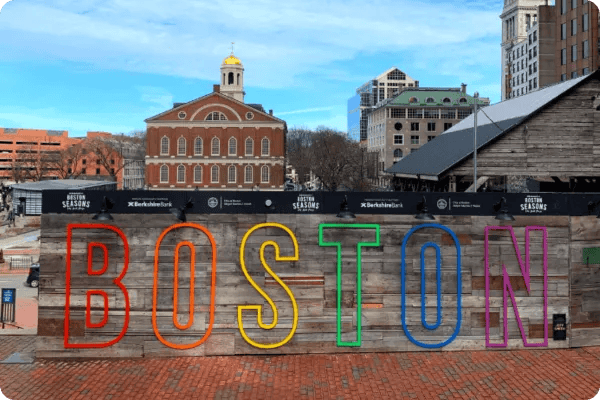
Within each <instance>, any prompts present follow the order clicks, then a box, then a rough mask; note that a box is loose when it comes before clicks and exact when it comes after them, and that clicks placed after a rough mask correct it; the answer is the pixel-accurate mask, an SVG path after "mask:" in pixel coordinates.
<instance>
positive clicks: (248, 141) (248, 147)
mask: <svg viewBox="0 0 600 400" xmlns="http://www.w3.org/2000/svg"><path fill="white" fill-rule="evenodd" d="M253 153H254V140H252V139H251V138H247V139H246V155H247V156H251V155H252V154H253Z"/></svg>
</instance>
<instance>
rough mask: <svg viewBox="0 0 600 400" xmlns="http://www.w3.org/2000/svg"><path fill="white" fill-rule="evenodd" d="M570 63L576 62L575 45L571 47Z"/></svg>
mask: <svg viewBox="0 0 600 400" xmlns="http://www.w3.org/2000/svg"><path fill="white" fill-rule="evenodd" d="M571 61H577V45H576V44H574V45H573V46H571Z"/></svg>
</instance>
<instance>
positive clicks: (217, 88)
mask: <svg viewBox="0 0 600 400" xmlns="http://www.w3.org/2000/svg"><path fill="white" fill-rule="evenodd" d="M213 92H215V93H220V92H221V85H213Z"/></svg>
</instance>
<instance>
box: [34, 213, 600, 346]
mask: <svg viewBox="0 0 600 400" xmlns="http://www.w3.org/2000/svg"><path fill="white" fill-rule="evenodd" d="M341 221H342V220H340V219H337V218H335V216H334V215H196V214H195V215H189V216H188V222H193V223H197V224H200V225H202V226H204V227H205V228H207V229H208V230H209V231H210V232H211V233H212V235H213V236H214V241H215V243H216V246H217V264H216V296H215V312H214V325H213V328H212V332H211V333H210V336H208V339H206V341H205V342H203V343H202V344H200V345H199V346H196V347H193V348H190V349H185V350H184V349H174V348H171V347H168V346H166V345H165V344H163V343H162V342H161V341H160V340H159V339H158V338H157V336H156V335H155V333H154V330H153V324H152V304H153V285H154V279H153V275H154V264H153V263H154V250H155V244H156V242H157V239H158V238H159V236H160V235H161V233H162V232H163V231H164V230H165V229H167V228H168V227H170V226H171V225H174V224H175V223H176V222H177V221H176V220H175V218H174V217H173V216H171V215H156V214H155V215H114V220H113V221H110V222H109V224H110V225H113V226H115V227H117V228H119V229H120V230H122V231H123V233H124V234H125V235H126V237H127V239H128V244H129V257H130V262H129V266H128V270H127V273H126V275H125V277H124V278H123V280H122V283H123V284H124V285H125V286H126V287H127V290H128V293H129V300H130V319H129V326H128V330H127V333H126V334H125V336H124V337H123V338H122V339H121V340H120V341H119V342H118V343H116V344H114V345H112V346H109V347H104V348H98V349H83V348H74V349H71V348H69V349H65V347H64V320H65V299H66V295H65V288H66V279H65V277H66V250H67V245H66V241H67V225H68V224H70V223H86V224H87V223H96V221H92V220H91V217H90V216H89V215H85V216H84V215H64V214H63V215H58V214H46V215H43V216H42V235H41V256H40V262H41V265H42V268H41V284H40V289H39V325H38V336H39V337H38V349H37V355H38V357H142V356H144V357H155V356H175V355H178V356H181V355H189V356H202V355H230V354H299V353H340V352H373V351H431V350H438V351H446V350H463V349H477V350H484V349H486V340H485V326H486V325H485V324H486V323H485V257H484V254H485V253H484V247H485V246H484V234H485V227H486V226H496V225H500V224H501V223H502V221H497V220H495V219H494V218H493V217H479V216H462V217H445V216H437V217H436V221H433V222H434V223H437V224H441V225H443V226H445V227H447V228H449V229H450V230H452V231H453V232H454V233H455V234H456V236H457V238H458V240H459V242H460V248H461V251H460V255H461V274H460V275H461V280H462V283H461V285H460V289H461V300H460V304H461V313H460V314H461V325H460V332H459V333H458V335H457V336H456V338H455V339H454V340H453V341H452V342H451V343H449V344H448V345H446V346H444V347H441V348H437V349H429V348H425V347H422V346H419V345H417V344H415V343H413V342H411V341H410V340H409V338H408V337H407V335H406V334H405V332H404V330H403V327H402V321H401V275H400V264H401V263H400V260H401V249H402V243H403V240H404V239H405V237H406V235H407V233H408V232H409V230H410V229H411V228H413V227H415V226H417V225H420V224H422V223H423V221H418V220H416V219H415V218H414V216H412V215H387V216H386V215H359V216H358V217H357V219H356V220H352V221H350V223H352V224H376V225H378V226H379V228H380V238H379V240H380V245H379V246H376V247H363V249H362V253H361V254H362V263H361V265H362V308H361V312H362V343H361V346H360V347H347V346H338V345H337V343H336V337H337V335H336V326H337V325H336V299H337V298H336V294H337V284H336V276H337V273H336V252H337V250H336V247H324V246H319V224H324V223H335V224H339V223H340V222H341ZM598 221H600V220H597V219H596V218H595V217H577V218H574V217H568V216H560V217H533V216H519V217H518V218H517V219H516V221H512V222H509V223H508V224H504V225H508V226H512V227H513V228H514V232H515V235H516V239H517V242H518V247H519V251H520V254H521V257H522V259H523V260H524V259H525V255H526V252H525V227H526V226H546V227H547V233H548V308H547V310H548V316H547V319H548V329H549V334H548V337H549V339H548V346H547V347H549V348H566V347H569V346H571V345H577V346H583V345H588V344H592V343H593V344H595V345H597V344H598V343H600V339H598V338H600V324H598V323H597V322H594V321H600V308H599V306H598V305H597V304H598V301H597V299H598V297H599V291H600V289H598V287H600V286H599V285H598V284H599V283H600V282H599V281H600V273H598V272H597V268H594V267H587V266H583V265H581V256H577V255H576V253H577V252H579V253H578V254H581V251H580V250H578V249H579V248H580V247H582V246H584V247H593V246H594V245H595V243H599V242H600V237H598V236H600V234H598V233H596V232H599V230H598V228H599V226H598V225H599V222H598ZM265 222H276V223H279V224H283V225H285V226H287V227H288V228H289V229H290V230H291V231H292V232H293V233H294V234H295V237H296V238H297V242H298V248H299V254H298V256H299V257H298V260H297V261H278V262H276V261H275V252H274V248H273V247H271V246H268V247H267V248H266V250H265V259H266V262H267V263H268V264H269V266H270V267H271V268H272V270H273V271H274V272H275V274H277V276H278V277H279V278H281V279H282V281H283V282H284V283H285V284H286V285H288V287H289V289H290V290H291V292H292V293H293V296H294V297H295V299H296V301H297V306H298V322H297V329H296V332H295V334H294V336H293V337H292V338H291V340H290V341H289V342H287V343H286V344H284V345H282V346H280V347H277V348H273V349H261V348H256V347H254V346H252V345H250V344H249V343H248V342H247V341H246V340H245V339H244V338H243V336H242V334H241V333H240V330H239V328H238V322H237V313H238V306H240V305H257V304H258V305H263V307H264V308H263V310H264V321H263V322H264V323H265V324H269V323H271V321H272V316H273V311H272V309H271V308H270V306H269V305H268V303H267V301H266V300H265V298H263V297H262V296H261V295H260V294H259V293H258V292H257V291H256V290H255V289H254V288H253V287H252V285H251V284H250V282H249V281H248V280H247V279H246V278H245V276H244V274H243V272H242V268H241V265H240V255H239V252H240V245H241V243H242V240H243V237H244V235H245V234H246V232H248V230H249V229H251V228H252V227H253V226H255V225H256V224H260V223H265ZM376 239H377V237H376V230H375V229H359V228H345V229H338V228H335V229H325V230H324V234H323V241H325V242H334V241H339V242H340V243H341V244H342V271H343V273H342V278H341V281H342V293H341V302H342V309H341V312H342V316H341V320H342V337H341V340H343V341H355V340H356V332H357V302H358V296H357V285H356V273H357V262H356V253H357V250H356V246H357V243H358V242H359V241H363V242H375V241H376ZM542 239H543V235H542V232H541V231H531V233H530V273H531V292H530V293H528V292H527V290H526V288H525V280H524V278H523V275H522V273H521V269H520V267H519V263H518V261H517V258H516V254H515V250H514V247H513V244H512V239H511V236H510V233H509V231H506V230H502V231H492V232H490V234H489V268H490V269H489V271H490V342H491V343H502V342H503V339H504V335H503V323H504V321H503V320H504V317H503V297H502V293H503V291H502V290H503V278H502V264H504V265H505V266H506V269H507V272H508V274H509V275H510V283H511V286H512V289H513V291H514V295H515V299H516V303H517V306H518V310H519V314H520V316H521V320H522V324H523V328H524V331H525V332H524V333H525V335H526V336H527V338H528V341H529V342H530V343H540V342H542V341H543V336H544V328H543V327H544V321H543V304H544V303H543V275H544V274H543V245H542V241H543V240H542ZM185 240H187V241H189V242H191V243H193V245H194V246H195V248H196V252H197V253H196V264H195V265H196V270H195V275H194V276H195V285H194V286H195V292H194V293H195V298H194V304H195V313H194V321H193V324H192V325H191V327H190V328H189V329H186V330H179V329H177V328H176V327H175V326H174V322H173V318H172V313H173V279H174V266H173V264H174V251H175V247H176V245H177V243H178V242H180V241H185ZM266 240H271V241H275V242H276V243H277V244H278V245H279V246H280V256H282V257H285V256H292V255H293V254H294V246H293V242H292V240H291V238H290V236H289V235H288V233H286V232H285V231H284V230H282V229H280V228H274V227H270V228H262V229H259V230H256V231H255V232H254V233H253V234H252V235H251V236H250V237H249V238H248V241H247V245H246V250H245V260H246V265H247V269H248V274H249V276H251V277H252V279H253V280H254V281H255V282H256V284H257V285H258V286H259V287H260V288H262V289H264V291H265V292H266V294H267V295H268V296H270V298H272V300H273V301H274V303H275V305H276V307H277V310H278V312H279V318H278V324H277V326H276V327H275V328H274V329H271V330H265V329H262V328H260V327H259V326H258V323H257V320H256V313H255V312H253V311H244V313H243V326H244V329H245V332H246V334H247V335H248V337H249V338H251V339H252V340H254V341H255V342H259V343H276V342H280V341H282V340H284V338H286V336H287V335H288V334H289V333H290V330H291V328H292V326H293V308H292V305H291V301H290V298H289V296H288V295H287V294H286V292H285V290H284V289H283V287H282V286H280V285H279V284H278V283H277V282H276V281H275V279H274V278H272V277H271V276H270V275H269V274H267V273H266V272H265V269H264V268H263V267H262V266H261V263H260V255H259V253H260V247H261V244H262V243H263V242H264V241H266ZM91 241H94V242H100V243H104V244H105V245H106V246H107V249H108V268H107V271H106V272H105V273H104V274H103V275H94V276H88V274H87V262H88V256H87V254H88V243H89V242H91ZM428 242H432V243H435V244H437V245H438V246H439V248H440V250H441V258H442V262H441V271H442V274H441V275H442V276H441V292H442V301H441V306H442V316H443V318H442V322H441V325H440V326H439V327H438V328H437V329H435V330H429V329H425V328H424V326H423V325H422V323H421V294H420V293H421V272H420V268H421V267H420V258H421V256H420V254H421V247H422V246H423V245H424V244H426V243H428ZM72 243H73V244H72V254H71V280H70V285H71V290H70V292H71V297H70V319H71V322H70V328H69V329H70V334H69V343H92V342H108V341H110V340H112V339H114V338H116V337H117V336H118V334H119V332H120V331H121V328H122V326H123V322H124V314H125V307H124V303H125V302H124V296H123V294H122V292H121V291H120V290H119V289H117V288H116V287H115V286H114V283H113V280H114V279H115V278H116V277H117V276H118V274H119V273H120V271H121V270H122V267H123V261H122V260H123V254H124V248H123V245H122V242H121V241H120V239H118V238H117V235H116V234H115V233H113V232H112V231H107V230H98V229H74V230H73V235H72ZM596 245H597V244H596ZM456 256H457V251H456V248H455V246H454V241H453V239H452V237H451V236H450V235H449V234H448V233H446V232H445V231H443V230H441V229H439V228H423V229H419V230H417V231H416V232H415V233H413V234H412V235H411V236H410V238H409V239H408V241H407V245H406V256H405V262H406V275H405V279H406V282H405V288H406V302H405V303H406V315H407V318H406V324H407V327H408V330H409V331H410V332H411V334H412V336H413V337H414V338H415V339H416V340H418V341H420V342H422V343H429V344H435V343H441V342H444V341H446V340H448V339H449V338H450V337H451V336H452V333H453V332H454V330H455V326H456V322H457V317H458V316H457V311H458V310H457V304H458V301H457V297H458V293H457V292H458V287H457V257H456ZM210 257H211V246H210V242H209V240H208V239H207V237H206V235H204V234H203V233H202V232H200V231H197V230H194V229H193V228H188V227H186V228H181V229H178V230H176V231H172V232H170V233H168V234H167V235H166V236H165V238H164V240H163V243H162V245H161V248H160V252H159V264H158V296H157V326H158V329H159V332H160V334H161V336H162V337H163V338H164V339H165V340H167V341H169V342H172V343H181V344H189V343H193V342H197V341H199V340H201V339H202V338H203V336H204V335H205V333H206V332H207V329H208V327H209V325H210V318H209V315H210V312H209V310H210V282H211V263H210ZM578 257H579V258H578ZM93 260H94V262H93V269H94V270H99V269H101V268H102V262H103V259H102V252H101V250H100V249H99V248H96V249H95V250H94V258H93ZM189 260H190V252H189V250H188V248H186V247H183V248H182V250H181V251H180V266H179V280H178V282H179V285H180V288H179V291H178V292H179V295H178V299H179V300H178V301H179V304H178V314H179V323H180V324H186V323H187V322H188V310H189V306H188V302H189V286H190V268H189ZM425 275H426V293H427V299H426V311H427V318H426V321H427V322H428V323H429V324H434V323H435V322H436V313H437V309H436V298H437V297H436V263H435V250H434V249H433V248H429V249H427V250H426V262H425ZM87 290H104V291H105V292H107V293H108V295H109V310H110V311H109V316H108V320H107V323H106V325H105V326H104V327H102V328H87V327H86V324H85V304H86V291H87ZM92 299H93V301H92V313H91V315H92V322H98V321H100V320H102V316H103V315H104V311H103V308H102V305H103V303H102V301H100V299H101V297H99V296H95V297H93V298H92ZM97 300H98V301H97ZM553 314H566V316H567V323H568V324H569V329H568V332H567V340H566V341H554V340H553V339H552V316H553ZM591 322H594V323H596V325H594V324H593V323H592V326H591V327H590V326H588V325H585V324H589V323H591ZM571 323H572V324H573V326H572V327H571V325H570V324H571ZM577 324H578V325H577ZM582 324H583V325H582ZM508 336H509V337H508V346H507V348H509V349H522V348H524V345H523V340H522V339H521V333H520V331H519V327H518V325H517V322H516V318H515V313H514V311H513V307H512V302H511V301H510V298H509V300H508ZM499 349H500V350H502V349H503V348H499Z"/></svg>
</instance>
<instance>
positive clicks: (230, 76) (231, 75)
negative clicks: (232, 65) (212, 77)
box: [227, 72, 233, 85]
mask: <svg viewBox="0 0 600 400" xmlns="http://www.w3.org/2000/svg"><path fill="white" fill-rule="evenodd" d="M227 84H228V85H233V72H230V73H229V81H228V82H227Z"/></svg>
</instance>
